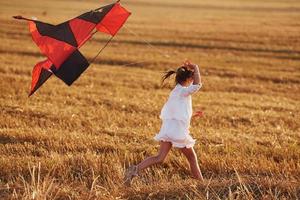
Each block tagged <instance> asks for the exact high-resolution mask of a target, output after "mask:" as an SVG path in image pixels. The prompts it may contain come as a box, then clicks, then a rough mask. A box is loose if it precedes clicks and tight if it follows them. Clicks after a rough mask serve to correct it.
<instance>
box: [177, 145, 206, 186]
mask: <svg viewBox="0 0 300 200" xmlns="http://www.w3.org/2000/svg"><path fill="white" fill-rule="evenodd" d="M180 150H181V152H182V153H183V154H184V155H185V157H186V158H187V160H188V161H189V163H190V168H191V172H192V175H193V177H194V178H196V179H200V180H202V181H203V176H202V173H201V171H200V167H199V165H198V160H197V155H196V153H195V150H194V148H193V147H192V148H181V149H180Z"/></svg>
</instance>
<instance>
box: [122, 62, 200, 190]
mask: <svg viewBox="0 0 300 200" xmlns="http://www.w3.org/2000/svg"><path fill="white" fill-rule="evenodd" d="M172 74H176V76H175V82H176V86H175V88H174V89H173V90H172V91H171V93H170V95H169V98H168V101H167V102H166V103H165V105H164V106H163V108H162V110H161V114H160V118H161V119H162V126H161V129H160V131H159V133H158V134H157V135H156V136H155V137H154V139H155V140H157V141H159V142H160V149H159V152H158V154H157V155H156V156H151V157H148V158H146V159H145V160H143V161H142V162H141V163H139V164H137V165H132V166H130V167H129V168H128V169H127V170H126V173H125V184H126V185H130V183H131V180H132V178H133V177H134V176H137V175H138V174H139V173H140V172H141V171H142V170H143V169H145V168H147V167H149V166H151V165H153V164H158V163H162V162H163V161H164V159H165V158H166V156H167V154H168V153H169V151H170V149H171V147H172V146H173V147H177V148H179V149H180V150H181V152H182V153H183V154H184V155H185V156H186V158H187V160H188V161H189V164H190V169H191V173H192V176H193V177H194V178H196V179H200V180H203V177H202V174H201V171H200V168H199V165H198V161H197V156H196V153H195V151H194V148H193V146H194V144H195V140H194V139H193V138H192V137H191V136H190V133H189V127H190V121H191V117H192V98H191V95H192V94H193V93H195V92H197V91H198V90H199V89H200V88H201V86H202V83H201V76H200V72H199V68H198V66H197V65H195V64H192V63H190V62H185V63H184V65H183V66H182V67H179V68H178V69H177V70H176V71H173V70H170V71H168V72H166V74H165V75H164V76H163V77H162V83H163V82H164V80H166V79H167V78H168V77H170V76H171V75H172Z"/></svg>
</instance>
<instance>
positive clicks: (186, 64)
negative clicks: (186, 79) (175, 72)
mask: <svg viewBox="0 0 300 200" xmlns="http://www.w3.org/2000/svg"><path fill="white" fill-rule="evenodd" d="M183 66H185V67H187V68H188V69H191V70H193V69H195V67H196V66H197V65H196V64H193V63H191V62H190V61H188V60H186V61H184V63H183Z"/></svg>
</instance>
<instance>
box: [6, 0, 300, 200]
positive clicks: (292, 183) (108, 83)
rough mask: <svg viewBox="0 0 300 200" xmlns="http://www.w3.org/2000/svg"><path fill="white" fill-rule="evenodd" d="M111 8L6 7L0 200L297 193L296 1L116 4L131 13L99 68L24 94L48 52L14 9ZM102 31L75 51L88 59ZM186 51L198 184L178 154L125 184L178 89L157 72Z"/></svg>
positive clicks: (53, 13)
mask: <svg viewBox="0 0 300 200" xmlns="http://www.w3.org/2000/svg"><path fill="white" fill-rule="evenodd" d="M106 3H109V1H94V0H86V1H78V0H42V1H38V0H32V1H21V0H10V1H0V24H1V26H0V63H1V67H0V91H1V92H0V107H1V110H0V155H1V156H0V199H33V198H34V199H84V200H87V199H299V198H300V111H299V108H300V2H299V1H297V0H285V1H284V0H267V1H259V0H203V1H199V0H185V1H182V0H181V1H179V0H165V1H159V0H151V1H146V0H124V1H123V4H124V5H125V6H126V7H127V8H128V9H129V10H131V11H132V13H133V14H132V16H131V17H130V18H129V20H128V22H127V24H126V27H124V28H123V29H122V30H121V31H120V32H119V34H118V35H117V36H116V37H115V38H114V40H113V41H112V42H111V44H110V45H109V46H108V47H107V48H106V49H105V50H104V51H103V52H102V53H101V54H100V56H99V57H98V58H97V60H96V62H95V63H94V64H92V65H91V66H90V67H89V69H88V70H87V71H86V72H85V73H84V74H83V75H82V76H81V77H80V78H79V79H78V80H77V81H76V82H75V83H74V84H73V85H72V86H71V87H68V86H66V85H65V84H64V83H63V82H62V81H60V80H59V79H57V78H55V77H52V78H51V79H50V80H48V81H47V82H46V83H45V84H44V85H43V86H42V88H41V89H40V90H39V91H37V93H36V94H35V95H34V96H32V97H30V98H28V97H27V94H28V91H29V88H30V83H31V70H32V68H33V66H34V65H35V64H36V63H37V62H38V61H40V60H42V59H43V56H42V55H41V54H40V53H39V50H38V48H37V47H36V46H35V44H34V43H33V42H32V40H31V37H30V35H29V31H28V27H27V24H26V23H25V22H21V21H16V20H13V19H12V18H11V16H12V15H23V16H24V17H31V16H35V17H37V18H38V19H39V20H41V21H46V22H49V23H54V24H55V23H59V22H62V21H65V20H68V19H70V18H72V17H74V16H77V15H79V14H80V13H82V12H85V11H89V10H90V9H93V8H96V7H99V5H104V4H106ZM106 39H107V36H104V35H103V34H101V33H98V34H96V37H95V38H93V39H92V40H91V41H89V42H88V43H87V45H86V46H85V47H84V48H83V50H82V51H83V52H84V54H85V55H87V57H89V58H92V57H93V56H95V54H96V53H97V51H98V50H99V49H100V48H101V46H102V45H103V44H104V43H105V40H106ZM146 42H148V44H147V43H146ZM185 59H190V60H191V61H193V62H195V63H198V64H199V66H200V70H201V74H202V80H203V85H204V86H203V88H202V90H201V92H199V93H197V94H196V95H195V96H194V97H193V106H194V108H197V107H199V108H201V109H202V110H204V112H205V115H204V117H203V118H198V119H194V120H193V121H192V128H191V134H192V136H193V137H194V138H196V139H197V143H196V145H195V149H196V152H197V154H198V156H199V160H200V165H201V169H202V172H203V175H204V177H205V181H204V182H199V181H196V180H193V179H191V178H190V174H189V168H188V164H187V161H186V160H185V158H184V157H183V156H182V155H181V154H180V152H179V151H178V150H176V149H173V150H172V152H171V153H170V154H169V155H168V158H167V161H166V162H165V163H164V164H163V165H161V166H158V167H152V168H149V169H147V170H146V171H144V172H143V173H142V174H141V176H140V177H138V178H136V179H134V181H133V185H132V187H124V186H123V184H122V179H123V173H124V169H125V168H126V167H127V166H128V165H130V164H135V163H138V162H139V161H141V160H142V159H144V158H145V157H146V156H149V155H152V154H155V153H156V151H157V148H158V143H157V142H155V141H154V140H153V139H152V138H153V136H154V135H155V134H156V133H157V132H158V131H159V128H160V123H161V122H160V119H159V117H158V116H159V113H160V109H161V107H162V106H163V104H164V102H165V101H166V99H167V97H168V94H169V92H170V89H171V87H172V84H173V82H172V81H170V82H169V86H166V87H163V88H162V87H161V85H160V78H161V73H162V71H164V70H166V69H170V68H175V67H177V66H179V65H180V64H181V63H182V62H183V61H184V60H185Z"/></svg>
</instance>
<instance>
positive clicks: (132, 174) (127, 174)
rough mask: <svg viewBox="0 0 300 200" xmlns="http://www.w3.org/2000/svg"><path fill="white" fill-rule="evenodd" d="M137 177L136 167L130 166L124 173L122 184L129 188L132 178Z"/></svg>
mask: <svg viewBox="0 0 300 200" xmlns="http://www.w3.org/2000/svg"><path fill="white" fill-rule="evenodd" d="M137 175H138V168H137V166H136V165H131V166H130V167H128V169H127V170H126V172H125V176H124V184H125V185H126V186H130V185H131V181H132V179H133V177H135V176H137Z"/></svg>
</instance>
